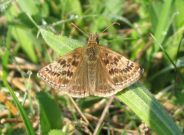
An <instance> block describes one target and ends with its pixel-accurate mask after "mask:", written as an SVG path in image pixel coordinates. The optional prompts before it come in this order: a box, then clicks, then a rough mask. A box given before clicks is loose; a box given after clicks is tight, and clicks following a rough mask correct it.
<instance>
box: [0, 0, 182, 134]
mask: <svg viewBox="0 0 184 135" xmlns="http://www.w3.org/2000/svg"><path fill="white" fill-rule="evenodd" d="M183 11H184V1H183V0H165V1H163V0H162V1H161V0H126V1H125V0H101V1H99V0H88V1H87V0H80V1H79V0H50V1H49V0H39V1H34V0H26V1H25V0H16V1H13V0H0V15H1V16H0V134H2V135H10V134H14V135H20V134H29V135H35V134H44V135H45V134H48V135H65V134H93V133H94V132H95V133H96V134H117V135H119V134H129V133H132V134H143V133H145V134H147V133H151V134H159V135H176V134H177V135H181V134H182V133H184V128H183V127H184V113H183V111H184V83H183V82H184V40H183V39H184V38H183V33H184V12H183ZM113 22H118V23H119V24H120V25H113V26H112V27H110V28H109V29H107V30H106V31H105V32H104V33H102V31H103V30H104V29H105V28H107V27H108V26H109V25H111V24H112V23H113ZM71 23H74V24H76V25H77V26H78V27H79V28H80V29H81V30H83V31H85V33H87V34H89V33H98V34H99V36H100V45H104V46H107V47H109V48H111V49H112V50H114V51H117V52H119V53H121V54H122V55H124V56H126V57H127V58H129V59H131V60H135V61H136V62H137V63H139V64H140V65H141V66H142V67H143V68H144V74H143V77H142V78H141V80H140V82H138V83H135V84H134V85H132V86H131V87H129V88H126V89H125V90H124V91H122V92H120V93H118V94H117V95H116V96H115V97H114V99H112V98H99V97H93V96H91V97H87V98H82V99H71V98H70V97H68V96H66V95H64V96H60V95H58V94H57V90H54V89H51V88H49V87H48V85H46V84H45V83H43V82H42V81H41V80H40V79H38V78H37V76H36V73H37V71H38V70H39V69H40V68H41V67H43V66H44V65H46V64H47V63H50V62H52V61H53V60H54V59H57V58H58V57H59V56H62V55H65V54H66V53H68V52H70V51H72V50H73V49H75V48H78V47H83V46H85V45H86V40H87V37H86V35H85V34H83V33H81V32H80V31H79V30H77V29H75V28H74V27H72V25H71ZM111 101H112V102H111ZM108 105H109V106H108ZM104 108H107V109H104ZM104 110H105V111H104ZM102 112H103V113H102ZM102 114H104V116H105V118H104V119H102V123H101V124H100V123H99V119H100V118H102V117H103V115H102ZM97 123H98V124H100V125H99V127H98V126H97V125H98V124H97ZM96 127H98V128H97V129H95V128H96Z"/></svg>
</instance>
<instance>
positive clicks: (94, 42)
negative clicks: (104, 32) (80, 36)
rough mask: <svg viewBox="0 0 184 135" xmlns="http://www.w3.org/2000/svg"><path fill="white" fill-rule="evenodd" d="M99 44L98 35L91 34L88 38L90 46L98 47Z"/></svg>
mask: <svg viewBox="0 0 184 135" xmlns="http://www.w3.org/2000/svg"><path fill="white" fill-rule="evenodd" d="M98 43H99V41H98V35H97V34H90V35H89V38H88V46H90V45H92V46H93V45H97V44H98Z"/></svg>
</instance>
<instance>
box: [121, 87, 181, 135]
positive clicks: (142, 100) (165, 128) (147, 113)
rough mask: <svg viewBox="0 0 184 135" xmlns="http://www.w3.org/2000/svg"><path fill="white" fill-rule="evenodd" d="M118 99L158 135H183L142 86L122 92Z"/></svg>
mask: <svg viewBox="0 0 184 135" xmlns="http://www.w3.org/2000/svg"><path fill="white" fill-rule="evenodd" d="M117 98H118V99H119V100H121V101H122V102H124V103H125V104H126V105H127V106H128V107H129V108H130V109H132V111H133V112H135V113H136V115H137V116H138V117H139V118H140V119H141V120H142V121H143V122H145V123H146V124H147V125H148V126H149V127H150V128H151V129H153V130H154V131H155V132H156V133H157V134H158V135H182V133H181V131H180V130H179V129H178V127H177V126H176V124H175V123H174V121H173V120H172V118H171V117H170V116H169V114H168V113H167V112H166V111H165V109H164V108H163V106H161V104H160V103H159V102H158V101H157V100H156V99H155V98H154V97H153V95H152V94H151V93H150V92H149V91H148V90H147V89H146V88H145V87H144V86H143V85H141V84H138V83H137V84H134V85H132V86H130V87H129V88H128V89H127V90H125V91H122V92H120V93H119V94H118V95H117Z"/></svg>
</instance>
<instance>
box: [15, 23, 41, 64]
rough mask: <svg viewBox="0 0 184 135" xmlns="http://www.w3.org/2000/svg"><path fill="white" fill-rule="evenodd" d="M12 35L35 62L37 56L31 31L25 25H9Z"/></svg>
mask: <svg viewBox="0 0 184 135" xmlns="http://www.w3.org/2000/svg"><path fill="white" fill-rule="evenodd" d="M11 30H12V35H13V36H14V38H15V40H17V42H18V43H19V44H20V46H21V47H22V49H23V50H24V51H25V52H26V54H27V55H28V56H29V58H30V59H31V60H32V61H33V62H37V57H36V54H35V52H34V41H35V40H36V39H35V38H34V36H33V34H32V33H31V31H30V29H28V28H26V27H17V26H14V27H11Z"/></svg>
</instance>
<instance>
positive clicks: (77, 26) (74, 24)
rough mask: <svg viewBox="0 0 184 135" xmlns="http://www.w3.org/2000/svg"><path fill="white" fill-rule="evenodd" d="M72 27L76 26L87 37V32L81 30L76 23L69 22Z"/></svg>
mask: <svg viewBox="0 0 184 135" xmlns="http://www.w3.org/2000/svg"><path fill="white" fill-rule="evenodd" d="M71 25H72V27H74V28H76V29H77V30H79V31H80V32H81V33H82V34H84V35H85V36H86V37H88V35H89V34H87V33H86V32H84V31H83V30H81V29H80V28H79V27H78V26H77V25H76V24H74V23H71Z"/></svg>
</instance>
